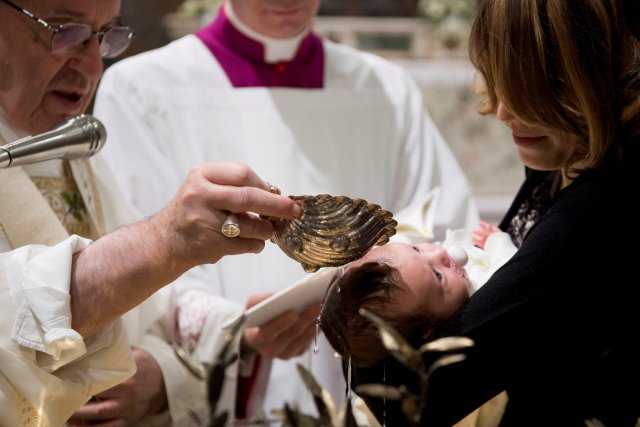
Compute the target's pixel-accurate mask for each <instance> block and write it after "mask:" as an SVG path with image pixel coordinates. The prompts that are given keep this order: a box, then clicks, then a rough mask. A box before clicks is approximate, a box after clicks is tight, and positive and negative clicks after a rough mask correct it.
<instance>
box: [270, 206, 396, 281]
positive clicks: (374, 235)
mask: <svg viewBox="0 0 640 427" xmlns="http://www.w3.org/2000/svg"><path fill="white" fill-rule="evenodd" d="M289 197H290V198H291V199H293V200H295V201H296V202H298V204H300V206H301V207H302V210H303V213H302V215H301V216H300V217H299V218H297V219H294V220H281V219H274V220H273V226H274V232H273V236H272V237H271V241H272V242H274V243H275V244H277V245H278V246H279V247H280V249H282V251H283V252H284V253H285V254H287V255H288V256H289V257H291V258H293V259H294V260H296V261H298V262H299V263H300V264H302V268H304V271H306V272H309V273H313V272H315V271H317V270H318V269H319V268H320V267H337V266H340V265H344V264H346V263H348V262H351V261H354V260H356V259H358V258H360V257H361V256H363V255H364V254H365V253H366V252H367V251H368V250H369V249H370V248H371V247H372V246H374V245H383V244H385V243H387V242H388V241H389V238H390V237H391V236H393V235H394V234H395V233H396V229H395V226H396V225H397V222H396V221H395V220H394V219H393V215H392V214H391V213H390V212H387V211H385V210H383V209H382V208H380V206H378V205H375V204H371V203H368V202H367V201H366V200H363V199H351V198H349V197H346V196H331V195H328V194H320V195H317V196H289Z"/></svg>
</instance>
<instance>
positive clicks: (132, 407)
mask: <svg viewBox="0 0 640 427" xmlns="http://www.w3.org/2000/svg"><path fill="white" fill-rule="evenodd" d="M131 351H132V354H133V357H134V359H135V361H136V365H137V368H138V369H137V371H136V373H135V375H134V376H133V377H131V378H129V379H128V380H127V381H125V382H123V383H121V384H119V385H117V386H115V387H113V388H111V389H109V390H106V391H104V392H102V393H100V394H98V395H96V396H94V397H93V398H92V399H91V400H90V401H89V402H87V403H86V404H85V405H84V406H82V407H81V408H80V409H78V410H77V411H76V412H75V414H73V417H72V418H71V419H70V420H69V421H68V425H69V427H83V426H88V425H91V426H101V425H104V426H109V427H126V426H130V425H133V424H135V423H136V422H138V421H140V420H141V419H143V418H144V417H146V416H148V415H153V414H158V413H160V412H162V411H163V410H165V409H166V408H167V396H166V391H165V388H164V381H163V379H162V372H161V371H160V367H159V366H158V364H157V363H156V361H155V359H154V358H153V357H152V356H151V355H150V354H149V353H147V352H146V351H144V350H141V349H139V348H135V347H133V348H132V349H131Z"/></svg>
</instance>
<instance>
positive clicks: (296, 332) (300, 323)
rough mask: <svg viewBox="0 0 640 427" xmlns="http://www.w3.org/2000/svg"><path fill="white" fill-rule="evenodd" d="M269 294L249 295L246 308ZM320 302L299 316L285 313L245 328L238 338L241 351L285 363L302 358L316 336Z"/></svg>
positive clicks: (293, 312)
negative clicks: (261, 323) (260, 324)
mask: <svg viewBox="0 0 640 427" xmlns="http://www.w3.org/2000/svg"><path fill="white" fill-rule="evenodd" d="M270 295H271V294H266V295H253V296H251V297H249V300H248V301H247V308H249V307H251V306H253V305H255V304H257V303H259V302H260V301H262V300H264V299H266V298H268V297H269V296H270ZM321 304H322V301H317V302H316V303H314V304H311V305H310V306H309V307H307V308H306V309H305V310H304V311H303V312H302V313H297V312H295V311H287V312H285V313H283V314H281V315H279V316H277V317H276V318H274V319H272V320H270V321H269V322H267V323H265V324H264V325H262V326H256V327H251V328H246V329H245V330H244V332H243V335H242V341H241V351H242V352H243V353H244V354H246V353H248V352H255V353H258V354H260V355H261V356H263V357H268V358H277V359H282V360H288V359H290V358H292V357H296V356H300V355H301V354H304V352H305V351H307V349H308V348H309V346H310V345H311V343H312V342H313V340H314V338H315V336H316V319H317V318H318V314H319V313H320V306H321Z"/></svg>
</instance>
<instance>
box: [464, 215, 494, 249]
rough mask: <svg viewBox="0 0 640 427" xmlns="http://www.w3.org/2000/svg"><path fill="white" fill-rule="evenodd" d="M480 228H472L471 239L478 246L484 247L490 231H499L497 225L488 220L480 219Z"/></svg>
mask: <svg viewBox="0 0 640 427" xmlns="http://www.w3.org/2000/svg"><path fill="white" fill-rule="evenodd" d="M479 225H480V228H479V229H477V230H473V237H472V238H471V241H472V242H473V243H474V244H475V245H476V246H478V247H480V248H483V249H484V244H485V242H486V241H487V237H489V235H490V234H491V233H495V232H496V231H500V229H499V228H498V227H496V226H495V225H491V224H489V223H488V222H484V221H480V224H479Z"/></svg>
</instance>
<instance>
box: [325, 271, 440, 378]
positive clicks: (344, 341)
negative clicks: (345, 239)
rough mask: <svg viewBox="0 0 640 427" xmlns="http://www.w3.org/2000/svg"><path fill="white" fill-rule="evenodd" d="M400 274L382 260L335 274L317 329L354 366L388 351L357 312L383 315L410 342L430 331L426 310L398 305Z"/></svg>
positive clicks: (376, 359)
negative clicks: (410, 310) (408, 309)
mask: <svg viewBox="0 0 640 427" xmlns="http://www.w3.org/2000/svg"><path fill="white" fill-rule="evenodd" d="M400 280H401V279H400V274H399V273H398V271H397V269H395V268H394V267H392V266H390V265H389V264H387V263H385V262H384V261H378V262H368V263H364V264H362V265H361V266H357V267H352V268H349V269H347V270H346V271H344V272H341V273H338V274H336V275H335V276H334V277H333V279H332V281H331V284H330V285H329V288H328V289H327V293H326V295H325V299H324V303H323V305H322V310H321V311H320V319H319V322H320V328H321V329H322V331H323V332H324V334H325V336H326V337H327V340H328V341H329V343H330V344H331V346H332V347H333V349H334V350H335V351H336V352H337V353H338V354H340V356H341V357H342V358H343V359H345V360H349V359H350V361H351V363H352V364H354V365H355V366H360V367H370V366H373V365H374V364H376V363H377V362H379V361H380V360H382V359H383V358H384V357H385V356H386V355H387V354H388V352H387V350H386V349H385V348H384V346H383V344H382V342H381V340H380V336H379V333H378V329H377V327H376V326H375V325H374V324H373V323H371V321H369V320H368V319H367V318H365V317H364V316H362V315H361V314H360V313H359V311H360V309H361V308H364V309H366V310H368V311H369V312H371V313H373V314H375V315H377V316H378V317H380V318H382V320H384V321H385V322H386V323H387V324H388V325H389V326H391V327H393V328H394V329H395V330H396V331H398V332H399V333H400V334H401V335H402V336H404V337H405V338H406V339H407V340H408V341H409V342H411V343H414V342H417V341H418V340H419V339H420V338H424V336H425V334H427V333H428V332H430V331H432V329H433V326H434V325H433V322H432V320H431V319H430V318H429V317H428V313H424V312H421V313H407V312H406V310H403V308H402V307H397V305H396V304H395V303H396V302H397V300H396V295H398V293H399V292H403V289H402V287H400V286H399V285H398V283H399V281H400Z"/></svg>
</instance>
